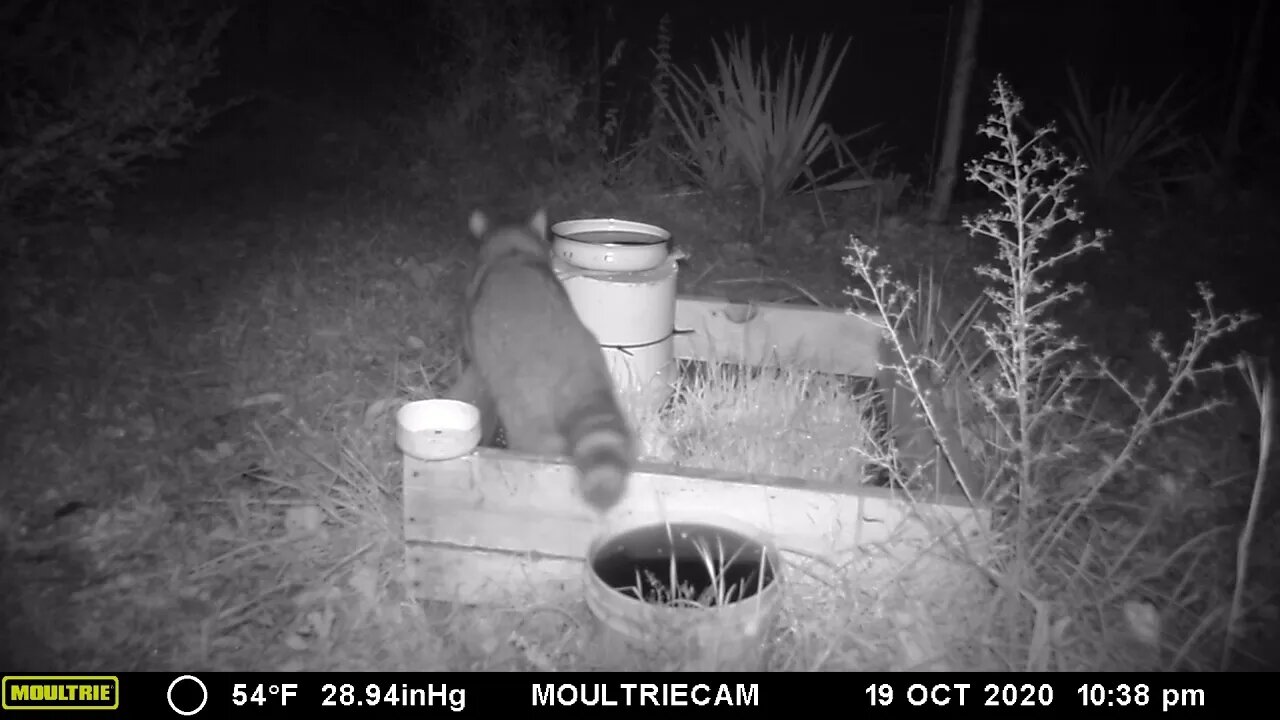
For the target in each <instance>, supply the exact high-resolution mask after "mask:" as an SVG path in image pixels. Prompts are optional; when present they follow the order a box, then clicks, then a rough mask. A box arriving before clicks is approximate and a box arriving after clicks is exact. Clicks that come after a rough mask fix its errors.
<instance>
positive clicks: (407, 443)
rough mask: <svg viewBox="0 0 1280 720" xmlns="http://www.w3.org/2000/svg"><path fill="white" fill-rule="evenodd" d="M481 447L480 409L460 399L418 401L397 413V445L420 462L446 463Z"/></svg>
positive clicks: (407, 404) (408, 404)
mask: <svg viewBox="0 0 1280 720" xmlns="http://www.w3.org/2000/svg"><path fill="white" fill-rule="evenodd" d="M479 444H480V409H479V408H477V407H476V406H475V405H472V404H471V403H465V402H462V401H461V400H442V399H436V400H418V401H415V402H410V403H405V404H404V405H403V406H401V408H400V409H399V410H397V411H396V445H397V446H399V447H400V451H401V452H403V453H404V454H406V455H412V456H413V457H415V458H418V459H419V460H449V459H451V458H456V457H462V456H463V455H466V454H467V453H470V452H471V451H472V450H474V449H475V448H476V446H477V445H479Z"/></svg>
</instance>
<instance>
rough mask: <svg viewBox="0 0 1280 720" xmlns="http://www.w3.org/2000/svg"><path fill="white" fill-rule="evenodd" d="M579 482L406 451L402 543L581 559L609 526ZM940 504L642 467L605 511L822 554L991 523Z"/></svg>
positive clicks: (538, 465)
mask: <svg viewBox="0 0 1280 720" xmlns="http://www.w3.org/2000/svg"><path fill="white" fill-rule="evenodd" d="M695 472H696V474H695ZM576 483H577V476H576V472H575V470H574V468H573V467H572V466H571V465H569V464H568V463H567V462H564V461H563V460H551V459H545V458H539V457H536V456H530V455H521V454H517V453H511V452H507V451H502V450H494V449H491V448H479V449H477V450H476V451H475V452H473V453H472V454H470V455H468V456H466V457H462V458H456V459H453V460H446V461H440V462H425V461H420V460H416V459H414V458H406V459H405V484H404V513H405V528H404V533H405V539H406V541H411V542H416V541H422V542H437V543H445V544H449V545H454V546H459V547H476V548H483V549H486V550H502V551H508V552H515V553H523V552H532V551H536V552H539V553H544V554H549V555H553V556H559V557H568V558H581V557H582V556H583V553H584V552H585V549H586V546H587V544H588V543H589V541H590V540H591V538H592V537H594V536H595V535H596V534H597V533H599V532H602V531H604V530H605V527H604V526H602V525H601V524H600V523H601V521H600V520H599V519H598V518H597V516H596V515H595V513H594V512H593V511H591V510H590V509H589V508H587V507H586V506H585V505H584V504H583V502H582V501H581V500H580V499H579V498H578V496H577V495H576ZM938 500H939V502H936V503H923V502H914V503H913V502H912V501H910V500H908V499H907V498H905V497H903V496H902V495H900V494H898V493H897V492H895V491H893V490H890V489H883V488H873V487H865V486H854V487H836V486H830V487H825V486H821V485H819V484H817V483H813V482H806V481H801V480H794V479H788V478H774V477H767V478H759V477H757V478H750V477H741V476H730V475H726V474H720V473H714V472H705V471H701V470H698V471H692V472H691V471H684V470H681V469H679V468H673V467H667V466H660V465H647V464H646V465H641V466H640V467H639V468H638V469H637V471H636V472H635V473H634V474H633V475H632V477H631V484H630V488H629V489H628V492H627V494H626V496H624V498H623V500H622V501H621V502H620V503H619V505H618V506H617V507H616V508H615V509H614V510H613V511H612V512H611V513H610V515H609V517H610V518H614V519H616V520H618V521H621V520H623V519H626V518H629V517H633V516H636V515H640V516H644V517H652V518H654V520H655V521H657V520H659V519H661V518H664V517H667V518H670V517H673V516H676V515H693V516H705V515H708V514H717V513H720V514H725V515H728V516H730V517H732V518H734V519H735V520H738V521H740V522H745V523H749V524H751V525H753V526H755V527H757V528H759V529H761V530H763V531H765V532H768V533H770V534H771V535H772V536H773V537H774V539H775V541H776V542H777V543H778V544H779V546H780V547H781V548H783V549H787V550H792V551H796V552H801V553H803V554H806V555H811V556H816V557H828V558H834V557H836V556H838V555H840V554H842V553H845V552H848V551H849V550H851V549H853V548H856V547H857V546H859V545H861V544H864V543H872V542H885V541H887V540H890V539H894V538H898V539H901V538H905V537H917V538H919V537H935V536H936V535H937V533H938V532H940V531H941V530H940V529H941V528H955V529H956V530H957V531H959V532H960V533H961V534H964V535H971V534H973V533H975V532H977V531H978V526H979V525H981V524H985V523H986V516H987V514H986V513H985V511H980V510H979V511H975V510H973V509H971V508H969V507H967V506H965V505H962V504H959V503H957V502H956V501H955V499H954V498H949V497H942V498H939V499H938ZM606 522H607V519H606Z"/></svg>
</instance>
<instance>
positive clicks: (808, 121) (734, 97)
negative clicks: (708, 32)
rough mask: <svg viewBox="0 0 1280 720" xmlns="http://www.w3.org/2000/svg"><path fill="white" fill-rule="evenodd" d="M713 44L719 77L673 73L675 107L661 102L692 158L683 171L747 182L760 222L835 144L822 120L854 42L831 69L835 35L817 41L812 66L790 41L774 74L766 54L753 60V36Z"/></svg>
mask: <svg viewBox="0 0 1280 720" xmlns="http://www.w3.org/2000/svg"><path fill="white" fill-rule="evenodd" d="M713 45H714V48H715V54H716V69H717V73H718V76H717V77H716V78H715V79H714V80H712V79H709V78H707V76H706V75H704V74H703V73H702V71H701V70H700V69H698V70H696V72H697V76H698V81H697V82H695V81H694V80H692V79H691V78H690V77H689V76H688V75H687V74H685V73H683V72H681V71H679V70H674V71H673V73H672V80H673V83H672V84H673V88H674V90H675V96H674V99H675V102H674V103H672V102H668V101H667V100H666V99H662V102H663V103H664V105H665V107H666V108H667V111H668V113H669V114H670V115H671V117H672V120H673V121H674V122H675V124H676V126H677V129H678V130H679V132H680V135H681V137H682V138H683V139H684V141H685V143H686V145H687V148H688V151H689V157H690V158H691V159H692V161H693V162H691V163H686V167H691V168H695V167H696V168H697V170H698V171H699V175H700V179H701V180H702V181H703V182H704V183H705V184H707V185H709V186H711V187H725V186H727V185H728V184H730V183H731V182H734V181H737V180H738V179H739V178H743V179H745V180H746V181H747V182H749V183H750V184H751V185H752V186H753V187H754V188H755V189H756V192H757V197H758V200H759V202H758V210H759V216H760V222H761V224H762V225H763V222H764V215H765V213H766V210H767V209H768V208H769V207H770V206H771V205H772V203H773V202H774V201H775V200H776V199H777V198H779V197H781V196H782V195H783V194H785V193H786V192H788V191H789V190H791V189H792V187H793V186H794V185H795V184H796V181H797V180H799V179H800V178H801V177H802V176H804V175H806V174H809V176H810V177H812V172H811V169H812V167H813V165H814V164H815V163H816V162H817V161H818V160H819V159H821V158H822V157H823V156H824V155H826V154H828V153H830V152H832V150H833V148H834V147H835V139H836V136H835V135H834V133H833V131H832V129H831V127H830V126H829V125H827V124H826V123H819V121H818V117H819V114H820V113H821V111H822V106H823V105H824V104H825V103H826V99H827V94H828V93H829V92H830V91H831V85H832V83H833V81H834V80H835V76H836V72H838V71H839V69H840V64H841V63H842V62H843V61H844V56H845V53H846V52H848V49H849V43H848V41H846V42H845V44H844V46H843V47H842V48H841V50H840V53H839V55H837V56H836V58H835V60H834V62H832V63H831V65H830V66H828V65H827V62H826V61H827V56H828V53H829V51H830V49H831V38H830V36H823V38H822V39H821V41H820V42H819V44H818V51H817V54H816V56H815V58H814V60H813V63H812V64H810V63H809V62H808V57H807V56H808V53H807V51H805V50H803V49H802V50H800V51H799V52H796V51H795V50H794V49H793V43H792V42H788V44H787V52H786V60H785V61H784V62H783V66H782V70H781V72H779V73H777V74H776V75H775V74H774V72H773V70H772V68H771V66H770V62H769V59H768V57H767V56H766V55H765V54H764V53H761V54H760V56H759V57H758V58H756V57H755V56H754V55H753V53H752V50H751V39H750V36H749V35H748V34H743V35H741V36H730V37H729V38H728V41H727V48H721V46H720V45H719V44H718V43H713Z"/></svg>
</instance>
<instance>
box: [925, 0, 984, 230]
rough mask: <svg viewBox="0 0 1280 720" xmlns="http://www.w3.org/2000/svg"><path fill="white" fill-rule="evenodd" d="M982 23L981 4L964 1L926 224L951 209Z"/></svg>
mask: <svg viewBox="0 0 1280 720" xmlns="http://www.w3.org/2000/svg"><path fill="white" fill-rule="evenodd" d="M981 19H982V0H965V3H964V18H963V19H962V20H961V21H960V43H959V45H958V46H957V47H956V68H955V73H954V74H953V75H952V77H951V100H950V102H949V103H948V105H947V127H946V130H945V131H944V132H943V137H942V152H940V153H939V154H938V173H937V176H936V177H935V178H934V185H933V199H932V201H931V202H930V203H929V213H928V216H927V218H928V220H929V222H931V223H940V222H943V221H944V220H946V219H947V211H948V210H950V209H951V195H952V192H953V191H954V190H955V186H956V160H957V158H958V157H959V155H960V133H961V131H962V130H963V129H964V109H965V105H966V103H967V102H968V100H969V82H970V80H972V79H973V66H974V64H975V61H976V55H977V45H978V27H979V24H980V21H981Z"/></svg>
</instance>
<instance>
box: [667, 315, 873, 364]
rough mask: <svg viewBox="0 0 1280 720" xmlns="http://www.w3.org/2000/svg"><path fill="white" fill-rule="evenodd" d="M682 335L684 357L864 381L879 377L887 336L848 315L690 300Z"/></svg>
mask: <svg viewBox="0 0 1280 720" xmlns="http://www.w3.org/2000/svg"><path fill="white" fill-rule="evenodd" d="M676 332H677V335H676V337H675V354H676V357H678V358H683V359H693V360H711V359H714V360H719V361H722V362H731V363H736V364H739V365H746V366H752V367H767V366H777V365H797V366H800V367H804V368H805V369H807V370H813V371H816V372H825V373H832V374H835V375H856V376H859V377H874V376H875V374H876V362H877V360H878V359H879V348H880V336H881V330H880V328H879V327H877V326H876V324H875V323H874V322H873V321H871V320H869V319H868V318H866V317H863V316H861V315H857V314H854V313H851V312H845V311H843V310H834V309H828V308H818V307H800V306H796V305H786V304H782V303H752V304H750V305H747V304H742V303H733V302H730V301H728V300H725V299H722V298H713V297H701V296H687V295H681V296H679V297H677V298H676Z"/></svg>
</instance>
